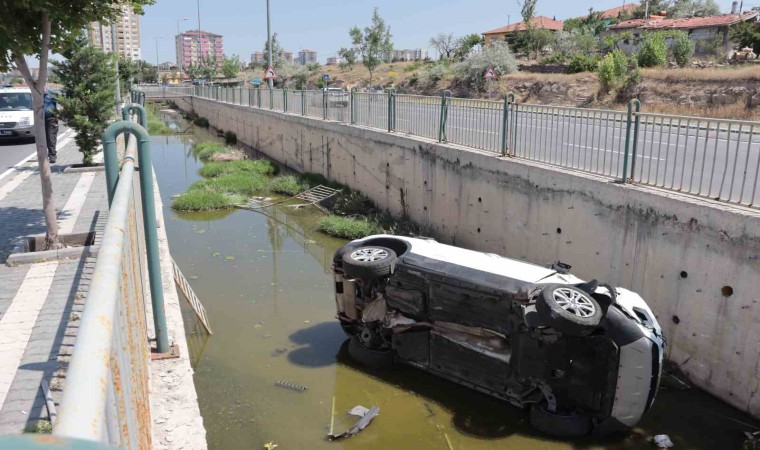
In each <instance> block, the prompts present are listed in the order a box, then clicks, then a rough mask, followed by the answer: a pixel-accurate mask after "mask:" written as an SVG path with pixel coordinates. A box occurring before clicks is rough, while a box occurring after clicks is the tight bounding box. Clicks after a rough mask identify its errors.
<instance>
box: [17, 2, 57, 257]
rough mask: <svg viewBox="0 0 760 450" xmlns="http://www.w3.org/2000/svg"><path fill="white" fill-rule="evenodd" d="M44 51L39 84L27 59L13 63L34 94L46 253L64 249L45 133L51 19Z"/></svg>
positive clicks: (47, 21) (45, 26) (46, 27)
mask: <svg viewBox="0 0 760 450" xmlns="http://www.w3.org/2000/svg"><path fill="white" fill-rule="evenodd" d="M43 21H44V23H43V35H42V49H41V52H40V71H39V78H38V79H37V80H36V81H35V80H34V78H32V73H31V71H30V70H29V66H28V65H27V63H26V60H25V59H24V56H23V55H21V56H19V55H13V60H14V62H15V64H16V67H17V68H18V70H19V72H21V75H22V76H23V77H24V80H25V81H26V84H27V85H28V86H29V88H30V90H31V91H32V105H33V108H34V139H35V144H36V147H37V161H38V163H39V169H40V183H41V185H42V212H43V214H44V216H45V225H46V226H47V230H46V233H45V249H46V250H51V249H57V248H61V247H62V245H61V241H60V239H59V237H58V217H57V215H56V211H55V201H54V200H53V181H52V179H51V177H50V164H49V163H48V156H47V135H46V133H45V109H44V105H43V100H42V95H43V93H44V92H45V91H44V90H45V83H46V82H47V63H48V49H49V47H50V19H49V18H48V17H47V15H46V16H45V18H44V19H43Z"/></svg>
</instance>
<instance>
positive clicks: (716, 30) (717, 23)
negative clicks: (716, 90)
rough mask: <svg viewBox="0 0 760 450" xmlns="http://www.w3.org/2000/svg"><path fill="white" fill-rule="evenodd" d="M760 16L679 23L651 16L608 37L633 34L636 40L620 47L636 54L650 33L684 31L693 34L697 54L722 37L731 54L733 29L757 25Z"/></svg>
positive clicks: (618, 28) (620, 25)
mask: <svg viewBox="0 0 760 450" xmlns="http://www.w3.org/2000/svg"><path fill="white" fill-rule="evenodd" d="M758 16H760V12H759V11H748V12H744V13H733V14H720V15H717V16H707V17H687V18H679V19H670V18H668V17H665V16H654V15H653V16H650V17H649V18H648V19H633V20H626V21H623V22H620V23H617V24H615V25H611V26H609V27H608V28H607V33H608V34H623V33H626V34H627V33H630V35H631V37H632V39H627V41H628V42H627V43H626V42H623V43H622V44H619V46H620V47H621V49H622V50H623V51H625V52H626V53H629V54H630V53H635V52H636V51H637V45H638V40H639V39H638V38H639V37H641V34H642V33H644V32H647V31H663V30H682V31H685V32H687V33H688V34H689V38H690V39H691V40H692V41H693V42H694V45H695V53H697V54H704V53H705V51H706V50H707V49H708V48H709V47H708V45H706V43H708V42H710V41H712V40H713V39H715V36H720V37H721V39H722V47H723V48H724V50H726V51H729V50H731V48H732V46H733V45H732V43H731V42H730V41H729V38H728V31H729V30H730V29H731V27H733V26H736V25H738V24H740V23H742V22H748V21H757V20H758V18H759V17H758Z"/></svg>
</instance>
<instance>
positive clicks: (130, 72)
mask: <svg viewBox="0 0 760 450" xmlns="http://www.w3.org/2000/svg"><path fill="white" fill-rule="evenodd" d="M138 73H139V69H138V68H137V64H136V63H135V62H134V61H132V60H131V59H127V58H125V57H123V56H121V55H119V81H120V84H119V86H120V87H121V91H122V93H124V92H128V91H129V87H130V86H131V85H132V83H133V82H134V79H135V78H137V75H138ZM54 74H55V72H54ZM48 78H49V77H48ZM80 150H81V149H80Z"/></svg>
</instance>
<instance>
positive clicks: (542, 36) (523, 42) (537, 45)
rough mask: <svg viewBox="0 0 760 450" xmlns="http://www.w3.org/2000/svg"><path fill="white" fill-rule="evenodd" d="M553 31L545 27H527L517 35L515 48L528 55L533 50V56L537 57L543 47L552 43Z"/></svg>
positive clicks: (553, 40) (553, 39)
mask: <svg viewBox="0 0 760 450" xmlns="http://www.w3.org/2000/svg"><path fill="white" fill-rule="evenodd" d="M554 42H555V38H554V33H552V32H551V30H547V29H543V28H542V29H533V28H531V29H528V30H526V31H523V32H522V33H520V34H519V35H518V36H517V41H516V42H515V48H516V49H518V51H522V52H525V54H527V55H528V56H530V53H531V52H533V54H534V55H535V58H538V54H539V52H541V51H542V50H543V49H544V48H546V47H548V46H550V45H552V44H554Z"/></svg>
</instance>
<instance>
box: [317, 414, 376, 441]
mask: <svg viewBox="0 0 760 450" xmlns="http://www.w3.org/2000/svg"><path fill="white" fill-rule="evenodd" d="M351 412H363V411H361V409H357V408H353V409H351V411H349V413H351ZM379 413H380V408H378V407H377V406H373V407H372V408H370V409H369V411H367V412H366V413H365V414H364V415H363V416H362V417H361V418H360V419H359V420H357V421H356V423H354V425H353V426H352V427H351V428H349V429H348V430H346V431H344V432H343V433H340V434H328V435H327V438H328V439H330V440H331V441H337V440H340V439H345V438H350V437H351V436H356V434H357V433H359V432H360V431H362V430H363V429H365V428H367V427H368V426H369V424H370V423H372V420H374V418H375V417H377V415H378V414H379Z"/></svg>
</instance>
